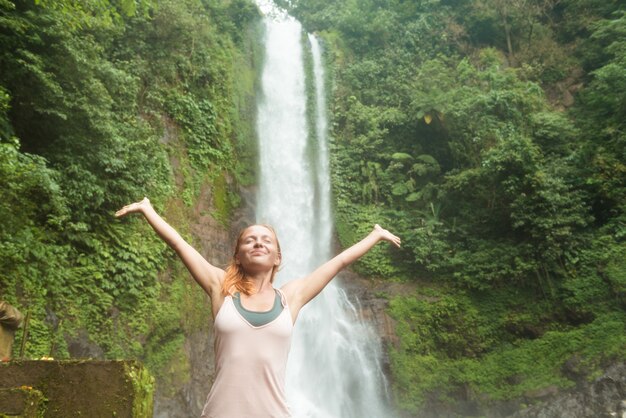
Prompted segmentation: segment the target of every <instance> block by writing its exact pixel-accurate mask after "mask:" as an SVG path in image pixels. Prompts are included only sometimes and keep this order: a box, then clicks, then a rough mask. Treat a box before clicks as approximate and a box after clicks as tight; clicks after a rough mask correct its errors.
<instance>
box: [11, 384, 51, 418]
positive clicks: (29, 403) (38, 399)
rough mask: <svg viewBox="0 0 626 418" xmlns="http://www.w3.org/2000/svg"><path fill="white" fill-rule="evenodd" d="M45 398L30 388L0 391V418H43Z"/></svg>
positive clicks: (39, 392)
mask: <svg viewBox="0 0 626 418" xmlns="http://www.w3.org/2000/svg"><path fill="white" fill-rule="evenodd" d="M45 409H46V398H45V397H44V396H43V393H41V391H39V390H37V389H33V388H32V387H30V386H21V387H19V388H13V389H0V418H5V417H6V418H9V417H10V418H43V417H44V412H45Z"/></svg>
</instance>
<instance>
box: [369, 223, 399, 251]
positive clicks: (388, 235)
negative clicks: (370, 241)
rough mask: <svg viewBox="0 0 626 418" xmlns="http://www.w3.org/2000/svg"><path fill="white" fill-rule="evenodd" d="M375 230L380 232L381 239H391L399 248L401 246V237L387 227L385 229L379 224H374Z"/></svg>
mask: <svg viewBox="0 0 626 418" xmlns="http://www.w3.org/2000/svg"><path fill="white" fill-rule="evenodd" d="M374 231H376V232H377V233H378V234H379V236H380V239H381V240H384V241H389V242H390V243H392V244H393V245H395V246H396V247H398V248H399V247H400V244H401V243H402V241H401V240H400V237H397V236H395V235H394V234H392V233H391V232H389V231H387V230H386V229H384V228H383V227H381V226H380V225H378V224H376V225H374Z"/></svg>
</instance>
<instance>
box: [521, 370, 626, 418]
mask: <svg viewBox="0 0 626 418" xmlns="http://www.w3.org/2000/svg"><path fill="white" fill-rule="evenodd" d="M561 417H568V418H613V417H619V418H626V363H619V364H615V365H613V366H611V367H610V368H609V369H608V370H607V371H606V373H605V374H604V375H602V376H601V377H599V378H598V379H596V380H594V381H593V382H591V383H582V384H581V385H580V386H579V388H578V389H577V390H576V391H575V392H572V393H565V394H561V395H557V396H555V397H553V398H552V399H550V400H548V401H546V402H544V403H542V404H539V405H535V406H532V407H530V408H527V409H524V410H521V411H518V412H516V413H514V414H513V415H511V416H510V418H561Z"/></svg>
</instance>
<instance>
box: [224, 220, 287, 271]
mask: <svg viewBox="0 0 626 418" xmlns="http://www.w3.org/2000/svg"><path fill="white" fill-rule="evenodd" d="M235 259H236V261H237V263H238V264H241V266H242V267H243V269H244V271H246V272H248V273H252V272H257V271H266V270H272V269H273V268H274V267H276V266H278V265H280V249H279V246H278V240H277V239H276V235H275V234H274V232H273V231H272V230H270V229H268V228H267V227H265V226H263V225H252V226H249V227H248V228H246V229H245V230H244V231H243V234H241V238H240V239H239V245H238V247H237V254H235Z"/></svg>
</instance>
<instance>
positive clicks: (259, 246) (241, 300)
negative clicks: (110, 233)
mask: <svg viewBox="0 0 626 418" xmlns="http://www.w3.org/2000/svg"><path fill="white" fill-rule="evenodd" d="M129 213H141V214H142V215H143V216H144V217H145V218H146V220H147V221H148V223H149V224H150V225H151V226H152V228H153V229H154V230H155V231H156V232H157V234H159V236H160V237H161V238H162V239H163V240H164V241H165V242H166V243H167V244H168V245H169V246H170V247H172V248H173V249H174V250H175V251H176V253H177V254H178V255H179V256H180V258H181V259H182V261H183V263H184V264H185V266H186V267H187V269H188V270H189V272H190V273H191V275H192V276H193V278H194V279H195V280H196V282H198V284H199V285H200V286H201V287H202V288H203V289H204V291H205V292H206V293H207V294H208V295H209V298H210V299H211V308H212V312H213V319H214V328H215V363H216V367H215V370H216V375H215V381H214V382H213V386H212V388H211V391H210V393H209V395H208V398H207V402H206V405H205V407H204V409H203V412H202V418H244V417H246V418H247V417H264V418H268V417H280V418H283V417H289V416H290V414H289V409H288V407H287V404H286V401H285V391H284V385H285V367H286V364H287V356H288V352H289V347H290V342H291V332H292V328H293V324H294V323H295V322H296V319H297V317H298V313H299V312H300V309H302V307H303V306H304V305H306V304H307V303H308V302H309V301H311V300H312V299H313V298H314V297H315V296H317V294H319V293H320V292H321V291H322V289H324V287H325V286H326V285H327V284H328V283H329V282H330V281H331V280H332V279H333V277H335V276H336V275H337V273H339V272H340V271H341V270H342V269H343V268H345V267H346V266H348V265H349V264H351V263H352V262H354V261H356V260H357V259H358V258H359V257H361V256H362V255H364V254H365V253H367V252H368V251H369V250H370V249H371V248H372V247H374V245H376V244H377V243H378V242H379V241H388V242H390V243H392V244H394V245H396V246H398V247H399V246H400V238H398V237H396V236H395V235H393V234H392V233H390V232H389V231H387V230H385V229H383V228H381V227H380V226H379V225H375V226H374V229H373V230H372V232H370V234H369V235H367V236H366V237H365V238H364V239H363V240H361V241H360V242H358V243H357V244H355V245H353V246H352V247H350V248H348V249H346V250H345V251H343V252H342V253H340V254H339V255H337V256H335V257H334V258H333V259H331V260H330V261H327V262H326V263H324V264H322V265H321V266H320V267H318V268H317V269H316V270H315V271H313V272H312V273H310V274H309V275H308V276H306V277H303V278H299V279H295V280H291V281H289V282H287V283H286V284H285V285H283V286H282V287H281V288H280V289H275V288H274V286H273V282H274V276H275V274H276V271H277V270H278V267H279V266H280V263H281V251H280V244H279V243H278V239H277V237H276V234H275V233H274V230H273V229H272V228H271V227H269V226H267V225H252V226H249V227H247V228H245V229H244V230H243V231H242V232H241V233H240V235H239V238H238V239H237V243H236V246H235V251H234V254H233V258H232V260H231V263H230V265H229V266H228V267H227V269H226V271H224V270H222V269H220V268H218V267H215V266H213V265H211V264H210V263H209V262H207V261H206V260H205V259H204V257H202V256H201V255H200V253H198V252H197V251H196V250H195V249H194V248H193V247H191V246H190V245H189V244H188V243H187V242H186V241H185V240H184V239H183V238H182V237H181V236H180V235H179V234H178V233H177V232H176V230H174V228H172V227H171V226H170V225H168V224H167V223H166V222H165V221H164V220H163V219H162V218H161V217H160V216H159V215H158V214H157V213H156V211H155V210H154V208H153V207H152V205H151V204H150V201H149V200H148V198H144V199H143V200H142V201H140V202H136V203H132V204H130V205H128V206H124V207H123V208H122V209H120V210H119V211H118V212H116V214H115V215H116V216H117V217H122V216H125V215H127V214H129Z"/></svg>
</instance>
